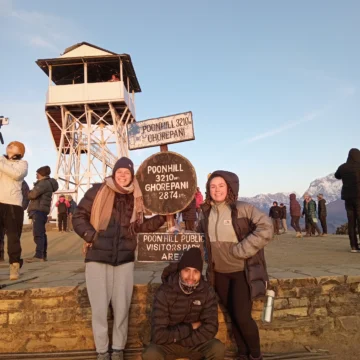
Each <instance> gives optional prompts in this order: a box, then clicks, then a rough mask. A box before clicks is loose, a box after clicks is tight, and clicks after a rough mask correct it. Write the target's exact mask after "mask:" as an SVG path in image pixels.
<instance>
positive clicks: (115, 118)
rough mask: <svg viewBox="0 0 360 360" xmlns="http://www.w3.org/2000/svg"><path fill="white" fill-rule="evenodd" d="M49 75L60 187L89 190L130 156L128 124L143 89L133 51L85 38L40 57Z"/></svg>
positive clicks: (67, 190)
mask: <svg viewBox="0 0 360 360" xmlns="http://www.w3.org/2000/svg"><path fill="white" fill-rule="evenodd" d="M36 63H37V65H38V66H39V67H40V68H41V69H42V70H43V71H44V72H45V73H46V75H48V77H49V89H48V92H47V98H46V106H45V113H46V117H47V119H48V122H49V126H50V130H51V133H52V136H53V139H54V143H55V147H56V150H57V162H56V168H55V174H54V177H55V178H56V179H57V180H58V181H59V185H60V187H59V191H58V192H63V193H71V194H73V196H74V197H75V199H77V195H78V191H79V190H81V191H82V192H85V191H86V190H87V189H89V187H90V185H91V184H92V183H96V182H100V181H102V180H103V179H104V177H106V176H107V175H109V173H110V171H111V169H112V168H113V165H114V163H115V161H116V160H117V159H118V158H119V157H121V156H128V144H127V134H126V125H127V124H128V123H129V122H133V121H135V118H136V113H135V93H137V92H141V89H140V85H139V82H138V80H137V78H136V74H135V70H134V67H133V64H132V62H131V58H130V55H127V54H116V53H113V52H111V51H108V50H105V49H102V48H99V47H97V46H95V45H92V44H89V43H86V42H82V43H79V44H76V45H73V46H71V47H69V48H67V49H66V50H65V52H64V54H62V55H61V56H60V57H58V58H55V59H40V60H37V62H36Z"/></svg>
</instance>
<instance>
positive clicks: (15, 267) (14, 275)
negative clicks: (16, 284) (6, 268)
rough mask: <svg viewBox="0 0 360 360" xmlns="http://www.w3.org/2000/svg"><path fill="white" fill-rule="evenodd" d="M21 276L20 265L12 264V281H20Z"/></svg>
mask: <svg viewBox="0 0 360 360" xmlns="http://www.w3.org/2000/svg"><path fill="white" fill-rule="evenodd" d="M19 276H20V264H19V263H13V264H10V280H19Z"/></svg>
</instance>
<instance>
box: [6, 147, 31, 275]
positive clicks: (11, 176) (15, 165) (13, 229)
mask: <svg viewBox="0 0 360 360" xmlns="http://www.w3.org/2000/svg"><path fill="white" fill-rule="evenodd" d="M24 155H25V146H24V144H22V143H21V142H19V141H13V142H11V143H10V144H9V145H8V146H7V147H6V155H4V156H1V157H0V184H1V186H0V234H1V236H4V234H5V232H6V235H7V242H8V243H7V244H8V255H9V264H10V269H9V270H10V280H17V279H18V278H19V275H20V268H21V266H22V264H23V260H22V259H21V244H20V237H21V232H22V227H23V222H24V210H23V208H22V203H23V195H22V183H23V181H24V178H25V177H26V175H27V173H28V163H27V161H25V160H22V159H23V157H24Z"/></svg>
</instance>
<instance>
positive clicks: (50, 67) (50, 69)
mask: <svg viewBox="0 0 360 360" xmlns="http://www.w3.org/2000/svg"><path fill="white" fill-rule="evenodd" d="M51 83H52V65H49V87H50V86H51Z"/></svg>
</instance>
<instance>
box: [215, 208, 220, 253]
mask: <svg viewBox="0 0 360 360" xmlns="http://www.w3.org/2000/svg"><path fill="white" fill-rule="evenodd" d="M219 215H220V213H219V209H218V207H217V206H216V223H215V238H216V245H217V246H219V236H218V224H219Z"/></svg>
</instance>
